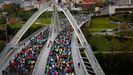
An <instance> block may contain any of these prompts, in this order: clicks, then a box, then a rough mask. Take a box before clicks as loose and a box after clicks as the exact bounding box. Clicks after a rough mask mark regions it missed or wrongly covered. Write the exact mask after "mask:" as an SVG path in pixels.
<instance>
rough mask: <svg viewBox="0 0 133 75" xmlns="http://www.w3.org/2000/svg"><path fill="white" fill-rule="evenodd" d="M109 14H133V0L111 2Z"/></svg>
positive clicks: (112, 0)
mask: <svg viewBox="0 0 133 75" xmlns="http://www.w3.org/2000/svg"><path fill="white" fill-rule="evenodd" d="M109 2H110V3H111V4H110V5H109V14H115V13H124V12H129V13H132V12H133V0H110V1H109Z"/></svg>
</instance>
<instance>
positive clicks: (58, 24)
mask: <svg viewBox="0 0 133 75" xmlns="http://www.w3.org/2000/svg"><path fill="white" fill-rule="evenodd" d="M52 3H53V10H54V11H53V15H54V16H53V18H54V19H53V20H54V21H53V22H54V25H55V26H56V28H55V29H56V33H59V32H60V31H61V27H60V21H59V15H58V10H57V9H58V8H57V2H56V1H55V0H52Z"/></svg>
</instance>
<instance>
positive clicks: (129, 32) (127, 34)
mask: <svg viewBox="0 0 133 75" xmlns="http://www.w3.org/2000/svg"><path fill="white" fill-rule="evenodd" d="M116 34H119V35H126V36H130V37H133V30H128V31H121V32H119V33H118V32H117V33H116Z"/></svg>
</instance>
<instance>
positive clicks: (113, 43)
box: [86, 35, 133, 51]
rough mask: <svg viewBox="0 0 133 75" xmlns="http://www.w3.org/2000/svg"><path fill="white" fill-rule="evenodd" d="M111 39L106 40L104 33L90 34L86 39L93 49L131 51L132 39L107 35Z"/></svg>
mask: <svg viewBox="0 0 133 75" xmlns="http://www.w3.org/2000/svg"><path fill="white" fill-rule="evenodd" d="M108 37H109V38H111V40H108V39H107V38H106V36H105V35H92V36H91V38H86V39H88V40H89V41H88V42H89V43H90V44H91V46H92V48H93V50H94V51H132V50H133V43H132V42H133V40H123V39H122V41H121V40H120V39H117V38H114V37H111V36H108Z"/></svg>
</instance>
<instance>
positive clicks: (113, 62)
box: [95, 53, 133, 75]
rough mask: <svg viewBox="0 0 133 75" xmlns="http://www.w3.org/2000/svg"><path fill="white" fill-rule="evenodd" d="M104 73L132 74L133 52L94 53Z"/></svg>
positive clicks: (111, 74)
mask: <svg viewBox="0 0 133 75" xmlns="http://www.w3.org/2000/svg"><path fill="white" fill-rule="evenodd" d="M95 56H96V58H97V60H98V62H99V63H100V65H101V67H102V69H103V70H104V72H105V74H106V75H132V74H133V71H132V69H133V59H132V58H133V53H120V54H119V53H118V54H117V53H114V54H112V53H109V54H102V53H98V54H95Z"/></svg>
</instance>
